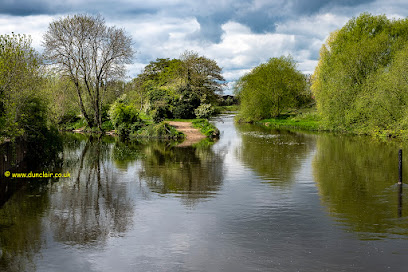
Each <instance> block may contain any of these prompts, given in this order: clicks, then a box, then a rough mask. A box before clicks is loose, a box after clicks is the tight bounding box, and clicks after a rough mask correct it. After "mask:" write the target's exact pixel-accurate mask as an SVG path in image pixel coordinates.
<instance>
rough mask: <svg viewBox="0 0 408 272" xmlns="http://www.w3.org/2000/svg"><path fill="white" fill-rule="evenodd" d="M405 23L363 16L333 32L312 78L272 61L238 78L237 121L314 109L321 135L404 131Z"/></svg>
mask: <svg viewBox="0 0 408 272" xmlns="http://www.w3.org/2000/svg"><path fill="white" fill-rule="evenodd" d="M407 41H408V20H407V19H400V20H396V19H393V20H390V19H387V17H386V16H384V15H380V16H373V15H371V14H368V13H363V14H361V15H360V16H358V17H357V18H352V19H351V20H350V21H349V22H348V23H347V24H346V25H345V26H344V27H342V28H341V29H339V30H336V31H334V32H332V33H331V34H330V36H329V38H328V39H327V41H326V43H325V44H324V45H323V46H322V48H321V50H320V59H319V62H318V65H317V67H316V69H315V71H314V74H313V75H312V77H311V78H308V77H307V76H303V75H302V74H301V73H300V72H299V71H297V70H296V63H295V62H294V60H293V59H291V58H290V57H280V58H272V59H270V60H269V61H268V62H267V63H263V64H261V65H259V66H257V67H255V68H254V69H252V71H251V72H249V73H248V74H246V75H244V76H243V77H241V78H240V79H239V80H238V82H237V84H236V87H235V92H236V94H237V95H238V97H239V99H240V101H241V112H240V116H241V119H243V120H247V121H257V120H261V119H266V118H274V117H279V116H280V115H281V114H282V113H285V112H286V113H287V112H288V111H291V110H294V109H295V110H296V109H299V108H302V107H304V106H305V105H310V104H313V101H312V100H313V99H314V100H315V102H316V105H317V113H318V116H319V118H320V120H321V121H320V126H321V128H323V129H328V130H336V131H350V132H354V133H363V134H376V133H389V134H393V135H395V134H399V133H401V132H404V131H408V107H407V104H408V65H407V63H408V42H407Z"/></svg>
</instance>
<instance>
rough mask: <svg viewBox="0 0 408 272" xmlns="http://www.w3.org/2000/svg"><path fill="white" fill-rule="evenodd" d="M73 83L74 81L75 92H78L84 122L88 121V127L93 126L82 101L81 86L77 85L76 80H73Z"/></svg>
mask: <svg viewBox="0 0 408 272" xmlns="http://www.w3.org/2000/svg"><path fill="white" fill-rule="evenodd" d="M74 83H75V87H76V89H77V93H78V98H79V106H80V108H81V113H82V115H83V116H84V118H85V120H86V122H87V123H88V126H89V127H90V128H93V127H94V126H95V125H94V122H93V121H92V119H91V118H89V116H88V114H87V113H86V110H85V106H84V103H83V101H82V95H81V88H80V86H79V84H78V82H77V81H76V80H74Z"/></svg>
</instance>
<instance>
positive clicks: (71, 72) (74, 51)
mask: <svg viewBox="0 0 408 272" xmlns="http://www.w3.org/2000/svg"><path fill="white" fill-rule="evenodd" d="M43 45H44V47H45V51H44V55H45V57H46V59H47V60H48V61H49V62H50V63H51V64H54V65H55V67H56V68H57V70H58V72H59V73H61V74H62V75H64V76H68V77H69V78H70V80H71V81H72V82H73V83H74V84H75V87H76V91H77V94H78V103H79V106H80V109H81V112H82V114H83V116H84V117H85V119H86V120H87V122H88V125H89V126H90V127H95V126H97V127H98V128H99V129H100V130H102V128H101V124H102V115H101V108H102V103H103V101H102V98H103V96H102V94H103V92H104V91H106V88H105V86H106V84H107V82H108V81H109V80H112V79H116V78H119V77H122V76H123V75H124V73H125V64H129V63H131V60H132V56H133V49H132V41H131V38H130V37H129V36H127V35H126V34H125V31H124V30H123V29H118V28H116V27H107V26H106V24H105V21H104V19H103V18H102V17H101V16H99V15H98V16H89V15H74V16H67V17H65V18H61V19H59V20H56V21H53V22H52V23H51V24H50V25H49V27H48V30H47V32H46V33H45V35H44V41H43ZM88 105H89V106H88Z"/></svg>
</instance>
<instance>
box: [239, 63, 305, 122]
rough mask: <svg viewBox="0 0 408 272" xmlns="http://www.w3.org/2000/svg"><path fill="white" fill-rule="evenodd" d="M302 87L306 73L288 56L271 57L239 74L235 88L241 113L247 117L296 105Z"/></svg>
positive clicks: (258, 117) (273, 113) (268, 114)
mask: <svg viewBox="0 0 408 272" xmlns="http://www.w3.org/2000/svg"><path fill="white" fill-rule="evenodd" d="M305 90H306V76H305V75H303V74H302V73H301V72H300V71H298V70H297V69H296V62H295V61H294V60H293V59H292V58H291V57H284V56H282V57H280V58H271V59H270V60H269V61H268V62H267V63H262V64H260V65H259V66H257V67H255V68H254V69H252V71H251V72H249V73H248V74H246V75H244V76H243V77H241V78H240V79H239V80H238V82H237V84H236V86H235V92H236V94H237V95H238V96H239V98H240V100H241V113H240V115H241V117H242V118H243V119H246V120H247V121H257V120H261V119H265V118H272V117H278V116H279V115H280V114H281V113H282V112H283V111H285V110H287V109H289V108H292V107H296V106H298V105H299V102H300V101H303V100H304V99H303V96H304V94H305Z"/></svg>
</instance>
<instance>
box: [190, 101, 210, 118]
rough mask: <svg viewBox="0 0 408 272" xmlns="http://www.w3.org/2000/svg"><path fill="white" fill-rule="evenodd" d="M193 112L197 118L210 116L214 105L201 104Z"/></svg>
mask: <svg viewBox="0 0 408 272" xmlns="http://www.w3.org/2000/svg"><path fill="white" fill-rule="evenodd" d="M194 113H195V115H196V117H197V118H210V117H211V115H213V114H214V107H213V106H211V104H201V105H200V106H198V108H196V109H195V110H194Z"/></svg>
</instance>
